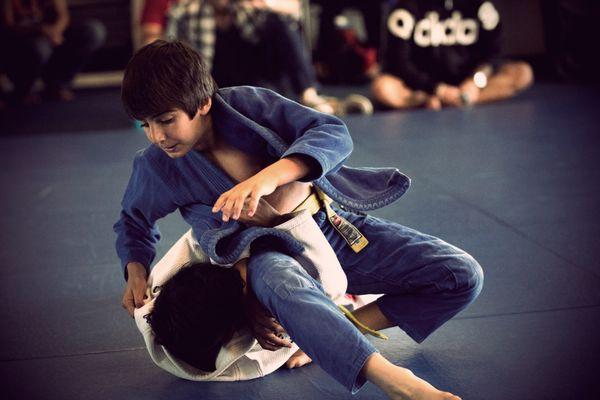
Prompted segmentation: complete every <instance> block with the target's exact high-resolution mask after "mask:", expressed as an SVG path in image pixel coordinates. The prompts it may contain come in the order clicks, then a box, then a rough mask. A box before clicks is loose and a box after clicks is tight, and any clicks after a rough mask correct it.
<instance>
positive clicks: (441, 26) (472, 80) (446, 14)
mask: <svg viewBox="0 0 600 400" xmlns="http://www.w3.org/2000/svg"><path fill="white" fill-rule="evenodd" d="M385 26H386V42H387V45H386V48H385V50H384V51H383V56H382V61H383V73H382V74H381V75H380V76H379V77H377V78H376V79H374V80H373V83H372V85H371V89H372V94H373V97H374V99H375V100H376V101H377V102H378V103H379V104H381V105H383V106H384V107H388V108H395V109H399V108H409V107H427V108H431V109H436V110H439V109H440V108H441V107H445V106H458V107H461V106H465V105H472V104H480V103H487V102H491V101H496V100H501V99H505V98H509V97H512V96H514V95H515V94H517V93H518V92H520V91H522V90H523V89H525V88H527V87H529V86H530V85H531V84H532V82H533V72H532V69H531V67H530V66H529V64H527V63H526V62H523V61H501V60H500V59H499V57H498V56H499V47H500V46H499V39H500V26H501V24H500V15H499V14H498V11H497V10H496V8H495V7H494V5H493V3H492V2H491V1H489V0H454V1H453V0H445V1H440V0H395V1H392V2H391V4H390V12H389V14H388V15H387V19H386V23H385Z"/></svg>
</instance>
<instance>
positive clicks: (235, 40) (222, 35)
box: [212, 13, 316, 95]
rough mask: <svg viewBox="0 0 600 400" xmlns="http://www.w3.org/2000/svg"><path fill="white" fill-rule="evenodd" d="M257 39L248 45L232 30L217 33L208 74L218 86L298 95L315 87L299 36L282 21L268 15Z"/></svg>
mask: <svg viewBox="0 0 600 400" xmlns="http://www.w3.org/2000/svg"><path fill="white" fill-rule="evenodd" d="M257 35H258V36H257V37H258V40H257V41H256V42H249V41H247V40H244V39H243V38H242V37H241V35H240V33H239V31H238V30H237V28H236V27H234V26H231V27H230V28H229V29H228V30H217V38H216V45H215V56H214V61H213V67H212V74H213V77H214V78H215V80H216V81H217V84H218V85H219V86H221V87H226V86H237V85H254V86H263V87H269V88H272V89H275V90H277V91H279V92H281V93H284V94H287V93H288V92H290V91H291V92H293V94H294V95H298V94H301V93H302V92H303V91H304V90H305V89H307V88H309V87H314V86H315V85H316V78H315V74H314V70H313V67H312V64H311V62H310V59H309V55H308V52H307V51H306V49H305V48H304V44H303V42H302V39H301V35H300V34H299V32H298V31H297V30H294V29H293V28H291V27H290V25H289V24H288V23H287V21H286V20H285V19H284V18H282V17H280V16H278V15H277V14H274V13H269V14H268V15H267V18H266V20H265V22H264V24H262V25H261V26H260V27H258V28H257Z"/></svg>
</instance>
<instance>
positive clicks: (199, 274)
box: [146, 264, 244, 371]
mask: <svg viewBox="0 0 600 400" xmlns="http://www.w3.org/2000/svg"><path fill="white" fill-rule="evenodd" d="M243 287H244V281H243V280H242V278H241V277H240V274H239V272H238V271H237V270H236V269H234V268H225V267H219V266H215V265H210V264H193V265H191V266H189V267H184V268H182V269H181V270H179V271H178V272H177V273H176V274H175V275H174V276H173V277H172V278H171V279H169V280H168V281H167V283H166V284H165V285H163V286H162V288H161V290H160V294H159V295H158V296H157V297H156V300H155V301H154V307H153V309H152V311H151V312H150V314H148V315H147V316H146V319H147V320H148V323H149V324H150V326H151V327H152V331H153V332H154V335H155V339H156V341H157V342H158V343H159V344H161V345H162V346H164V347H165V348H166V349H167V350H168V351H169V352H170V353H171V354H173V355H174V356H175V357H177V358H178V359H180V360H182V361H185V362H186V363H188V364H190V365H192V366H194V367H196V368H198V369H200V370H202V371H214V370H215V369H216V366H215V361H216V359H217V355H218V354H219V350H220V349H221V346H222V345H223V344H225V343H227V342H228V341H229V340H230V339H231V337H232V336H233V333H234V332H235V330H236V329H237V328H239V327H240V326H241V325H242V324H243V322H244V317H243V316H244V313H243V308H242V307H243V303H242V301H243Z"/></svg>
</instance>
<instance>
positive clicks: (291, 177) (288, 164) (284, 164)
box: [257, 155, 310, 187]
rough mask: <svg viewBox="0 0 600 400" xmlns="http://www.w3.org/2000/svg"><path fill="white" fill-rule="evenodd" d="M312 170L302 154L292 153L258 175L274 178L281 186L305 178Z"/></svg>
mask: <svg viewBox="0 0 600 400" xmlns="http://www.w3.org/2000/svg"><path fill="white" fill-rule="evenodd" d="M309 172H310V166H309V164H308V163H307V162H306V159H305V158H304V157H302V156H296V155H291V156H288V157H284V158H282V159H280V160H278V161H277V162H274V163H273V164H271V165H269V166H268V167H266V168H264V169H263V170H261V171H260V172H259V173H258V174H257V175H262V176H264V177H266V178H267V179H272V180H273V182H275V184H276V185H277V187H279V186H283V185H286V184H288V183H290V182H294V181H297V180H300V179H302V178H304V177H305V176H306V175H308V173H309Z"/></svg>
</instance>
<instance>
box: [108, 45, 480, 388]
mask: <svg viewBox="0 0 600 400" xmlns="http://www.w3.org/2000/svg"><path fill="white" fill-rule="evenodd" d="M122 100H123V104H124V107H125V110H126V111H127V113H128V114H129V115H130V116H131V117H133V118H135V119H137V120H140V121H142V127H143V128H144V130H145V132H146V135H147V137H148V139H149V141H150V142H151V143H152V145H150V146H149V147H147V148H146V149H144V150H141V151H140V152H138V153H137V155H136V157H135V159H134V163H133V172H132V175H131V177H130V180H129V184H128V186H127V189H126V190H125V194H124V197H123V201H122V211H121V217H120V219H119V221H117V223H116V224H115V227H114V229H115V231H116V233H117V242H116V248H117V253H118V255H119V258H120V259H121V265H122V268H123V272H124V277H125V279H126V280H127V284H126V287H125V293H124V295H123V306H124V307H125V308H127V310H128V311H129V313H130V314H132V315H133V312H134V308H135V307H136V306H139V307H141V306H142V305H143V298H144V293H145V288H146V283H147V282H146V279H147V268H148V266H149V265H150V264H151V262H152V260H153V258H154V256H155V245H156V243H157V241H158V240H159V239H160V233H159V231H158V229H157V226H156V221H157V220H158V219H160V218H162V217H164V216H166V215H168V214H170V213H172V212H174V211H175V210H179V211H180V213H181V215H182V217H183V218H184V220H185V221H186V222H188V223H189V224H190V225H191V227H192V230H193V232H194V236H195V237H196V238H197V240H198V243H199V245H200V246H201V248H202V250H203V252H204V253H206V255H208V256H209V257H210V258H211V259H212V260H213V261H214V262H215V263H217V264H230V263H234V264H235V263H236V262H238V260H240V258H241V257H242V256H243V254H242V252H243V250H244V249H245V248H246V247H247V246H248V245H250V244H251V242H252V241H254V240H255V239H257V238H260V237H268V238H271V239H270V240H271V242H272V243H275V242H277V246H273V247H272V250H270V251H262V252H260V253H258V254H254V255H253V256H252V257H250V258H249V260H248V282H249V286H250V287H251V288H252V292H253V294H254V296H255V297H256V299H257V301H258V302H259V303H260V304H261V305H262V306H264V307H265V308H266V310H268V312H269V313H270V314H272V316H273V317H274V318H275V320H276V321H278V322H279V325H280V326H279V325H278V324H277V323H275V322H274V321H272V322H271V323H269V325H268V326H267V327H266V328H267V329H265V326H263V325H261V324H259V323H257V320H256V317H255V316H254V315H253V314H252V309H251V308H248V310H250V312H249V314H248V315H247V319H248V321H249V323H250V325H251V328H252V330H253V333H254V335H255V337H256V339H257V340H258V342H259V343H260V344H261V346H263V347H264V348H266V349H276V348H278V347H280V346H286V345H288V344H289V343H288V341H286V340H284V339H281V338H278V337H277V336H276V335H274V333H273V332H277V331H278V330H279V328H280V327H281V328H283V329H284V330H285V331H286V333H287V334H288V335H289V336H290V338H291V339H292V340H293V341H294V342H295V343H297V344H298V346H299V347H300V348H301V349H302V350H304V351H305V352H306V354H307V355H308V356H309V357H310V358H311V359H312V360H313V361H314V362H315V363H317V364H318V365H319V366H320V367H321V368H323V370H325V371H326V372H327V373H328V374H330V375H331V376H332V377H333V378H334V379H336V380H337V381H338V382H339V383H341V384H342V385H343V386H344V387H346V388H347V389H348V391H350V392H352V393H356V392H357V391H358V390H359V389H360V388H361V387H362V386H363V385H364V384H365V383H366V381H371V382H373V383H374V384H375V385H377V386H379V387H380V388H381V389H382V390H384V392H385V393H387V395H388V396H389V397H390V398H393V399H395V398H398V399H399V398H403V399H405V398H410V399H457V398H458V397H456V396H454V395H451V394H449V393H446V392H442V391H439V390H437V389H435V388H434V387H433V386H432V385H430V384H429V383H427V382H425V381H423V380H422V379H420V378H418V377H416V376H415V375H414V374H413V373H412V372H411V371H409V370H408V369H406V368H403V367H400V366H396V365H394V364H392V363H390V362H389V361H387V360H386V359H385V358H384V357H383V356H382V355H381V354H379V353H378V351H377V349H376V348H375V347H374V346H373V345H372V344H371V343H370V342H369V341H368V340H367V339H366V338H365V337H364V335H363V334H362V333H361V332H360V331H359V330H358V329H357V328H356V327H355V326H354V325H353V324H352V323H351V322H350V321H349V320H348V318H346V317H345V316H344V315H343V314H341V313H340V312H339V311H338V308H337V306H336V305H335V304H334V303H333V302H332V301H331V299H329V298H328V297H327V296H326V294H325V293H324V292H323V291H322V290H320V288H319V285H318V282H316V281H315V280H314V279H313V278H312V277H311V276H310V275H308V274H307V273H306V272H305V271H304V269H303V268H302V267H301V266H300V264H299V263H298V262H297V261H296V260H295V259H294V258H293V257H291V256H290V255H289V254H288V253H290V254H292V253H295V252H298V251H299V250H301V245H300V243H299V242H298V241H296V240H295V239H294V238H293V237H291V236H290V235H287V234H285V232H281V231H280V230H277V229H275V228H267V227H260V226H248V225H247V224H242V223H241V222H239V221H238V219H239V218H240V215H241V213H242V210H243V209H244V207H245V208H246V210H247V211H244V212H245V213H246V215H247V216H248V217H250V218H251V217H252V216H253V214H254V212H255V211H256V207H257V204H258V202H259V200H260V199H261V198H264V199H265V200H267V201H268V202H269V203H270V204H271V205H272V206H273V207H274V208H275V209H276V210H277V211H278V212H280V213H282V214H286V213H288V212H290V211H291V210H294V209H297V207H298V206H299V205H301V204H303V203H305V201H306V200H307V199H310V198H312V197H313V196H319V197H320V198H321V199H322V203H321V204H322V206H319V207H317V208H314V209H313V208H312V207H311V208H310V210H311V214H313V217H314V219H315V221H316V223H317V224H318V226H319V228H320V230H321V231H322V233H323V234H324V235H325V237H326V238H327V241H328V242H329V244H330V245H331V247H332V249H333V251H334V252H335V254H336V256H337V258H338V260H339V262H340V264H341V266H342V268H343V270H344V272H345V274H346V277H347V282H348V292H349V293H351V294H367V293H376V294H383V296H381V297H380V298H378V299H377V301H375V302H373V303H370V304H368V305H366V306H364V307H361V308H360V309H358V310H356V311H355V312H354V316H355V317H356V318H357V319H358V320H359V321H361V322H362V323H363V324H365V325H367V326H369V327H371V328H373V329H375V330H380V329H384V328H388V327H392V326H398V327H399V328H401V329H402V330H403V331H404V332H406V333H407V334H408V335H409V336H410V337H411V338H412V339H413V340H415V341H416V342H419V343H420V342H422V341H423V340H425V339H426V338H427V337H428V336H429V335H430V334H431V333H433V332H434V331H435V330H436V329H438V328H439V327H440V326H441V325H442V324H443V323H445V322H446V321H447V320H449V319H450V318H452V317H453V316H454V315H456V314H457V313H458V312H460V311H461V310H463V309H464V308H465V307H467V306H468V305H469V304H470V303H472V302H473V301H474V300H475V298H476V297H477V296H478V295H479V293H480V291H481V289H482V285H483V272H482V270H481V267H480V266H479V264H478V263H477V262H476V261H475V260H474V259H473V257H471V256H470V255H468V254H467V253H466V252H464V251H463V250H461V249H459V248H457V247H455V246H452V245H450V244H448V243H446V242H444V241H442V240H441V239H439V238H436V237H433V236H430V235H426V234H423V233H420V232H418V231H415V230H413V229H410V228H408V227H405V226H402V225H400V224H397V223H394V222H391V221H387V220H384V219H381V218H375V217H371V216H367V215H365V214H364V213H363V212H364V211H369V210H373V209H377V208H380V207H383V206H385V205H388V204H390V203H392V202H394V201H395V200H397V199H398V198H399V197H400V196H401V195H402V194H403V193H404V192H405V191H406V189H407V188H408V186H409V179H408V178H407V177H406V176H405V175H403V174H402V173H400V172H399V171H398V170H397V169H395V168H351V167H347V166H344V165H343V163H344V161H345V160H346V159H347V158H348V156H349V155H350V153H351V152H352V140H351V138H350V135H349V133H348V129H347V127H346V126H345V124H344V123H343V122H342V121H341V120H339V119H338V118H337V117H334V116H331V115H327V114H323V113H319V112H317V111H315V110H313V109H311V108H308V107H304V106H302V105H300V104H298V103H295V102H293V101H291V100H288V99H286V98H284V97H282V96H280V95H278V94H276V93H275V92H272V91H270V90H268V89H262V88H256V87H250V86H241V87H231V88H224V89H217V88H216V85H215V83H214V81H213V79H212V77H211V76H210V73H209V72H208V71H207V69H206V67H205V66H204V64H203V62H202V58H201V56H200V55H199V53H198V52H197V51H195V50H194V49H193V48H191V47H190V46H188V45H186V44H184V43H181V42H177V41H173V42H169V41H155V42H153V43H151V44H149V45H147V46H145V47H143V48H142V49H140V50H139V51H138V52H137V53H136V54H135V55H134V56H133V57H132V59H131V60H130V62H129V64H128V65H127V67H126V70H125V75H124V79H123V87H122ZM313 191H314V192H316V193H313ZM331 200H333V201H335V202H336V203H337V204H338V205H339V206H338V205H334V204H332V202H331ZM306 204H313V203H312V202H309V203H306ZM307 207H308V206H307ZM340 339H341V340H340Z"/></svg>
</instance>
